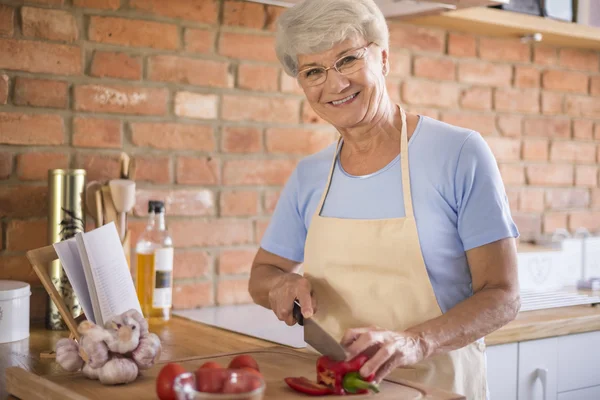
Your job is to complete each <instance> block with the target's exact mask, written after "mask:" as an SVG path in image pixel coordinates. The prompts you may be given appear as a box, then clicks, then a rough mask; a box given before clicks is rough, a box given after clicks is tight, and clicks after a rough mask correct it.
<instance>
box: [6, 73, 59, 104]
mask: <svg viewBox="0 0 600 400" xmlns="http://www.w3.org/2000/svg"><path fill="white" fill-rule="evenodd" d="M68 90H69V85H68V83H67V82H64V81H51V80H46V79H30V78H23V77H20V76H19V77H17V79H16V80H15V93H14V95H13V103H14V104H15V105H18V106H33V107H51V108H67V106H68V104H69V94H68Z"/></svg>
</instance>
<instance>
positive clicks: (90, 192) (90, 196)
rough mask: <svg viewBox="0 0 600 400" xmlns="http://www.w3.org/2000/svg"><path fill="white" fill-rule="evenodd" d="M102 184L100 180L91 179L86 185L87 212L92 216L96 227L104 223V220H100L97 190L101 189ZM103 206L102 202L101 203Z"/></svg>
mask: <svg viewBox="0 0 600 400" xmlns="http://www.w3.org/2000/svg"><path fill="white" fill-rule="evenodd" d="M101 187H102V184H101V183H100V182H98V181H91V182H89V183H88V184H87V185H86V186H85V208H86V210H87V213H88V214H89V215H91V216H92V218H93V219H94V221H95V223H96V227H99V226H101V225H102V221H99V220H98V211H97V210H98V204H97V200H96V199H97V196H96V192H98V191H99V190H100V188H101ZM100 207H102V204H100Z"/></svg>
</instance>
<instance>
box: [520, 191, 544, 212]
mask: <svg viewBox="0 0 600 400" xmlns="http://www.w3.org/2000/svg"><path fill="white" fill-rule="evenodd" d="M519 198H520V202H519V211H524V212H542V211H544V190H543V189H529V188H527V189H523V190H522V191H521V195H520V196H519Z"/></svg>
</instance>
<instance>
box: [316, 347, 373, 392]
mask: <svg viewBox="0 0 600 400" xmlns="http://www.w3.org/2000/svg"><path fill="white" fill-rule="evenodd" d="M368 359H369V357H368V356H366V355H364V354H359V355H358V356H356V357H354V358H353V359H352V360H349V361H334V360H332V359H330V358H329V357H327V356H321V357H319V359H318V360H317V382H318V383H320V384H322V385H326V386H329V387H330V388H332V390H333V392H334V393H335V394H338V395H343V394H348V393H352V394H354V393H357V394H364V393H368V392H369V390H372V391H374V392H378V391H379V389H378V387H377V385H376V384H375V383H373V379H374V378H375V374H371V375H369V376H367V377H361V376H360V374H359V373H358V371H359V370H360V368H361V367H362V366H363V365H364V363H366V362H367V360H368ZM351 373H352V374H351ZM346 376H348V377H347V378H346Z"/></svg>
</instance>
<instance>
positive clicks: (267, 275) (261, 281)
mask: <svg viewBox="0 0 600 400" xmlns="http://www.w3.org/2000/svg"><path fill="white" fill-rule="evenodd" d="M286 273H287V272H285V271H282V270H281V269H279V268H277V267H275V266H273V265H265V264H261V265H255V266H253V267H252V271H251V273H250V281H249V283H248V291H249V292H250V296H251V297H252V300H253V301H254V302H255V303H256V304H258V305H261V306H263V307H265V308H269V309H270V308H271V304H270V301H269V292H270V291H271V289H272V288H273V286H274V285H276V284H277V282H278V281H279V280H280V279H281V278H282V277H283V276H284V275H285V274H286Z"/></svg>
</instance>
